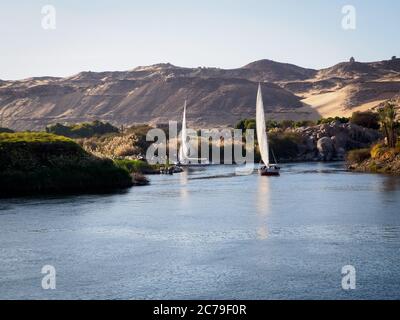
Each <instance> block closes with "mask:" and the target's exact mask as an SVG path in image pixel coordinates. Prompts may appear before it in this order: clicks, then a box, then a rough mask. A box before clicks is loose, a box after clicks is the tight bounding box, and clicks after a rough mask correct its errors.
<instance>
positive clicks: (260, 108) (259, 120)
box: [256, 84, 280, 176]
mask: <svg viewBox="0 0 400 320" xmlns="http://www.w3.org/2000/svg"><path fill="white" fill-rule="evenodd" d="M256 129H257V139H258V146H259V149H260V154H261V159H262V161H263V162H264V166H262V167H261V168H260V169H259V171H260V174H261V175H262V176H279V169H280V168H279V167H278V166H277V165H276V164H271V163H270V160H269V145H268V135H267V131H266V126H265V114H264V103H263V98H262V92H261V84H259V85H258V92H257V104H256Z"/></svg>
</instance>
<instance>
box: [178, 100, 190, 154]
mask: <svg viewBox="0 0 400 320" xmlns="http://www.w3.org/2000/svg"><path fill="white" fill-rule="evenodd" d="M188 153H189V146H188V143H187V129H186V100H185V106H184V107H183V119H182V131H181V147H180V149H179V161H180V162H185V160H186V159H187V158H188V157H189V154H188Z"/></svg>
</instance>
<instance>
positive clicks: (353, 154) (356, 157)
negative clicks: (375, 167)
mask: <svg viewBox="0 0 400 320" xmlns="http://www.w3.org/2000/svg"><path fill="white" fill-rule="evenodd" d="M369 158H371V150H370V149H369V148H366V149H356V150H351V151H349V152H348V153H347V158H346V160H347V161H348V162H350V163H361V162H363V161H365V160H367V159H369Z"/></svg>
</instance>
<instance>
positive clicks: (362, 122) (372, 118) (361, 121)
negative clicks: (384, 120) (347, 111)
mask: <svg viewBox="0 0 400 320" xmlns="http://www.w3.org/2000/svg"><path fill="white" fill-rule="evenodd" d="M350 123H354V124H356V125H359V126H361V127H365V128H369V129H375V130H378V129H379V128H380V125H379V114H378V113H376V112H372V111H365V112H360V111H357V112H354V113H353V115H352V116H351V118H350Z"/></svg>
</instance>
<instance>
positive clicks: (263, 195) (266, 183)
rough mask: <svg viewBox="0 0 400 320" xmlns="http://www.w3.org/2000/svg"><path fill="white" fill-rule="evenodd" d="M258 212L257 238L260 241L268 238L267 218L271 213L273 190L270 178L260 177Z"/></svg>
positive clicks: (257, 201)
mask: <svg viewBox="0 0 400 320" xmlns="http://www.w3.org/2000/svg"><path fill="white" fill-rule="evenodd" d="M257 181H258V184H257V200H256V210H257V218H258V227H257V237H258V239H260V240H265V239H267V238H268V234H269V231H268V226H267V217H268V214H269V212H270V201H271V189H270V183H271V182H270V179H269V178H268V177H262V176H258V180H257Z"/></svg>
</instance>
